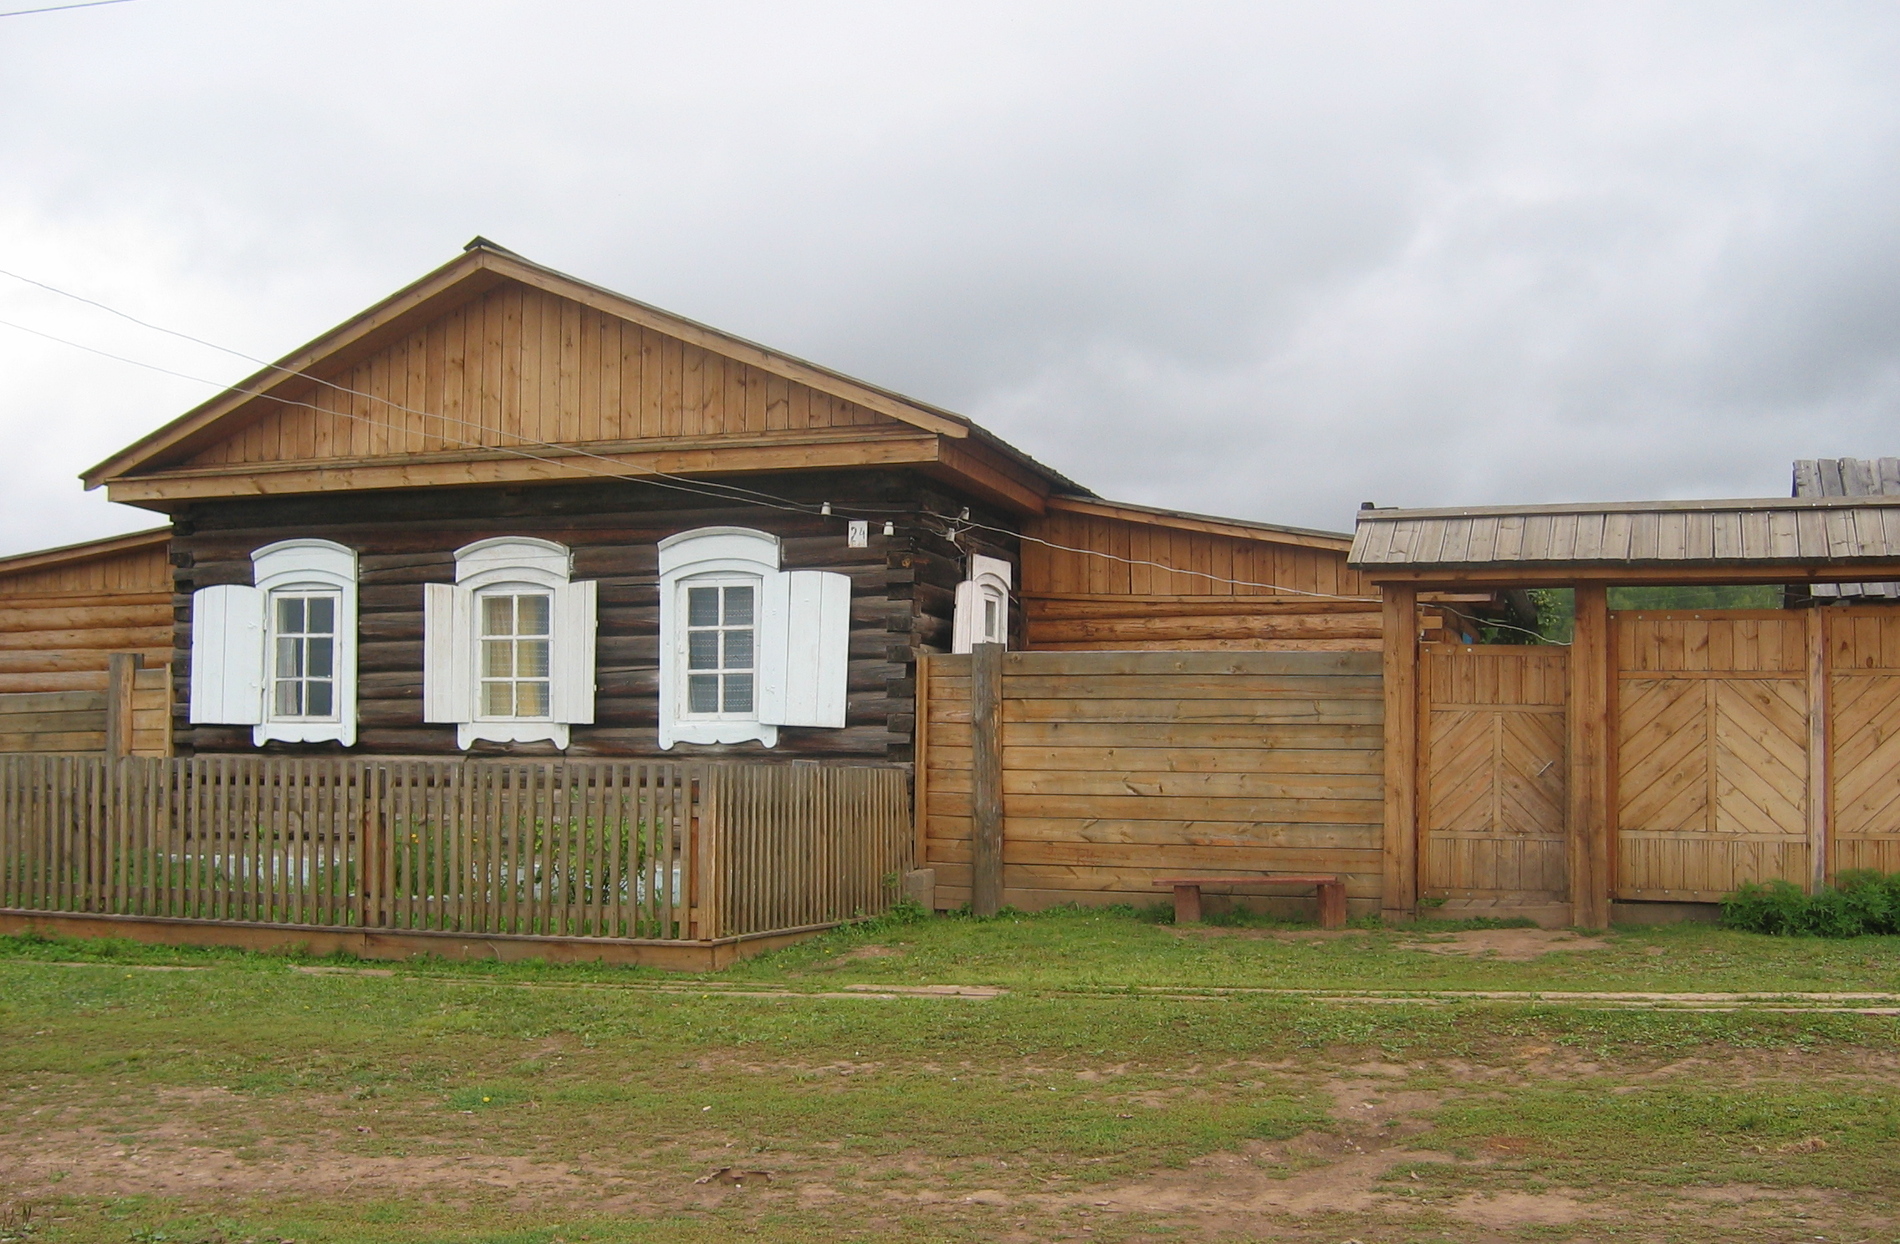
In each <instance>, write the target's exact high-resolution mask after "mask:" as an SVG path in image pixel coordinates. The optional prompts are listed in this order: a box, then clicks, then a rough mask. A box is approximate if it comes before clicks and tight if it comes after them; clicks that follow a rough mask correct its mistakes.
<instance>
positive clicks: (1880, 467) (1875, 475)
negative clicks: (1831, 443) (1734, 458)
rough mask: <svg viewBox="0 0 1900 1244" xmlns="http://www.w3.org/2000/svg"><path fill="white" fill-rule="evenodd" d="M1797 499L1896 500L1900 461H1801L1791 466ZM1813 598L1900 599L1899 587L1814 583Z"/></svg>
mask: <svg viewBox="0 0 1900 1244" xmlns="http://www.w3.org/2000/svg"><path fill="white" fill-rule="evenodd" d="M1794 495H1795V496H1797V497H1893V496H1900V458H1803V459H1801V460H1799V461H1797V462H1796V463H1795V464H1794ZM1808 590H1809V592H1810V593H1812V594H1813V595H1815V596H1824V597H1831V598H1832V597H1843V596H1859V597H1873V598H1877V599H1886V600H1893V599H1897V598H1900V583H1817V584H1815V585H1814V586H1813V587H1811V588H1809V589H1808Z"/></svg>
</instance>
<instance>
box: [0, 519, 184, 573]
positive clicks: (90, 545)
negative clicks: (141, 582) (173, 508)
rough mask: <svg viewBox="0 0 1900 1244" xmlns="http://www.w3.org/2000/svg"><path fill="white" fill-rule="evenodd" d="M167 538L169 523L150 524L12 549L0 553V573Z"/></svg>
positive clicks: (160, 542)
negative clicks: (54, 545)
mask: <svg viewBox="0 0 1900 1244" xmlns="http://www.w3.org/2000/svg"><path fill="white" fill-rule="evenodd" d="M171 538H172V529H171V528H170V527H153V528H150V529H149V530H146V531H134V532H131V533H129V534H127V535H123V536H106V537H104V538H102V539H98V540H82V541H80V542H79V543H78V544H62V545H60V546H59V547H58V548H51V549H35V550H33V551H32V552H30V553H15V554H13V555H12V556H10V557H0V575H9V574H17V573H19V572H20V571H23V570H43V569H45V568H46V567H48V566H63V565H69V564H71V563H73V562H83V561H90V560H92V559H93V558H95V557H110V556H112V555H113V554H115V553H132V552H136V551H138V550H139V549H146V548H152V547H153V546H155V545H163V544H168V543H170V541H171Z"/></svg>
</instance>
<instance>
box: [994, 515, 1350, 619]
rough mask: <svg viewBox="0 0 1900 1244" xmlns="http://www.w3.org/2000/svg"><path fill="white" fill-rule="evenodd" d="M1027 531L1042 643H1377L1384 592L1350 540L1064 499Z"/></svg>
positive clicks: (1034, 613) (1028, 602)
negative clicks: (1351, 550)
mask: <svg viewBox="0 0 1900 1244" xmlns="http://www.w3.org/2000/svg"><path fill="white" fill-rule="evenodd" d="M1205 525H1208V526H1211V525H1212V524H1205ZM1022 530H1023V533H1024V535H1026V536H1029V537H1033V539H1031V540H1027V541H1025V542H1024V544H1023V576H1022V582H1021V584H1020V596H1021V599H1022V602H1023V610H1024V614H1025V618H1024V626H1023V630H1022V641H1023V644H1024V646H1025V647H1027V648H1029V649H1030V650H1032V651H1044V652H1059V651H1096V652H1103V651H1177V650H1194V651H1255V652H1278V651H1309V652H1310V651H1342V652H1376V651H1378V649H1379V635H1380V624H1379V618H1380V614H1379V600H1378V594H1377V592H1376V590H1374V589H1372V588H1370V587H1369V586H1367V584H1366V583H1365V581H1364V580H1363V579H1362V578H1361V577H1360V576H1359V575H1358V574H1357V573H1356V572H1354V571H1352V570H1350V569H1348V568H1347V566H1346V558H1345V547H1344V541H1343V540H1342V541H1341V543H1340V547H1339V548H1337V549H1332V548H1325V547H1315V544H1316V542H1315V541H1313V540H1311V539H1307V540H1305V541H1304V542H1302V543H1292V542H1287V543H1280V542H1276V541H1274V539H1273V537H1272V534H1271V532H1270V531H1267V530H1262V531H1261V532H1260V533H1259V534H1258V535H1257V536H1255V535H1247V536H1242V535H1235V534H1221V533H1219V532H1215V531H1207V530H1195V529H1189V528H1182V527H1176V526H1173V525H1171V524H1170V523H1169V521H1168V520H1167V518H1166V516H1159V515H1157V516H1145V515H1141V514H1139V513H1137V514H1135V515H1133V516H1131V517H1128V518H1115V517H1107V516H1104V515H1100V514H1083V513H1073V512H1065V511H1063V510H1061V509H1059V508H1051V510H1050V511H1049V513H1047V514H1044V515H1041V516H1038V517H1035V518H1032V519H1029V520H1028V521H1027V522H1026V523H1025V524H1024V526H1023V529H1022ZM1037 541H1046V542H1047V543H1038V542H1037ZM1050 545H1061V546H1064V547H1061V548H1052V547H1050ZM1098 554H1106V556H1100V555H1098ZM1143 562H1156V563H1160V564H1161V566H1167V567H1172V568H1173V569H1162V568H1160V567H1159V566H1150V565H1142V564H1139V563H1143ZM1193 572H1198V573H1193ZM1208 576H1214V577H1211V578H1210V577H1208ZM1224 580H1238V581H1239V582H1225V581H1224ZM1336 597H1350V598H1353V599H1336Z"/></svg>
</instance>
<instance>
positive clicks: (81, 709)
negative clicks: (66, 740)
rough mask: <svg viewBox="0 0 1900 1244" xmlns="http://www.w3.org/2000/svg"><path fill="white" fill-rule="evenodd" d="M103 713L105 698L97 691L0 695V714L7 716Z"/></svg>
mask: <svg viewBox="0 0 1900 1244" xmlns="http://www.w3.org/2000/svg"><path fill="white" fill-rule="evenodd" d="M105 711H106V697H105V694H104V693H103V692H99V691H40V692H25V693H15V694H9V695H0V713H4V714H6V715H8V716H17V715H23V714H30V713H91V712H100V713H103V712H105ZM103 728H104V727H101V729H103Z"/></svg>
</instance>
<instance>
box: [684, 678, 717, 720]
mask: <svg viewBox="0 0 1900 1244" xmlns="http://www.w3.org/2000/svg"><path fill="white" fill-rule="evenodd" d="M686 711H687V712H689V713H716V712H718V711H719V675H717V674H694V675H693V676H692V677H690V678H688V679H687V680H686Z"/></svg>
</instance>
